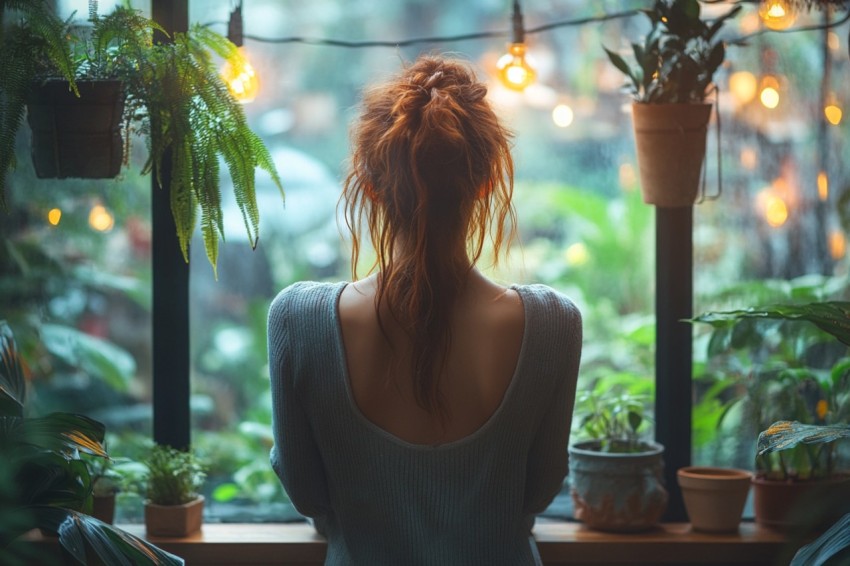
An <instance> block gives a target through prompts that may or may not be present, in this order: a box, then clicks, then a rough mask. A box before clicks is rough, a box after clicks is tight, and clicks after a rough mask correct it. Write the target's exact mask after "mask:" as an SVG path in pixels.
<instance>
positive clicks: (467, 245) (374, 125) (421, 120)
mask: <svg viewBox="0 0 850 566" xmlns="http://www.w3.org/2000/svg"><path fill="white" fill-rule="evenodd" d="M486 94H487V88H486V86H484V85H483V84H482V83H480V82H478V80H477V79H476V77H475V75H474V73H473V72H472V70H471V69H470V68H469V67H468V65H467V64H465V63H463V62H461V61H457V60H452V59H447V58H443V57H439V56H434V55H427V56H421V57H419V58H418V59H417V60H416V61H415V62H414V63H413V64H411V65H409V66H408V67H406V68H405V69H403V70H402V71H401V72H400V73H399V74H398V75H396V76H394V77H393V78H391V79H390V80H389V81H388V82H386V83H383V84H379V85H376V86H373V87H372V88H369V89H367V90H366V92H365V93H364V96H363V101H362V106H361V113H360V116H359V119H358V120H357V121H356V122H355V123H354V125H353V127H352V131H351V141H352V145H353V150H352V156H351V166H350V167H351V169H350V172H349V174H348V177H347V178H346V180H345V184H344V187H343V193H342V199H341V204H343V206H344V215H345V221H346V224H347V226H348V228H349V229H350V231H351V234H352V256H351V263H352V274H353V276H354V278H355V279H356V278H357V264H358V260H359V257H360V251H361V237H362V228H363V226H364V224H365V226H366V227H367V228H368V231H369V236H370V238H371V242H372V246H373V248H374V250H375V253H376V260H375V263H374V265H373V266H372V268H371V270H370V271H373V270H374V269H376V268H377V269H378V271H379V273H378V287H377V289H378V290H377V295H376V298H375V310H376V312H377V316H378V322H379V325H380V327H381V329H382V330H383V329H385V328H386V326H385V321H384V319H383V318H382V306H386V307H387V311H388V312H389V313H390V316H392V318H393V319H394V320H395V321H397V323H398V324H400V325H401V327H402V328H403V329H404V331H405V332H406V333H407V335H408V336H409V338H410V344H411V348H412V350H411V351H412V359H411V367H410V369H411V371H412V378H413V392H414V396H415V400H416V403H417V404H418V405H419V406H420V407H422V408H423V409H425V410H427V411H428V412H430V413H432V414H437V415H439V416H440V418H441V419H444V418H445V417H446V416H447V415H448V413H447V410H446V408H445V404H444V401H443V399H442V396H441V393H440V380H441V375H442V373H443V364H444V363H445V360H446V354H447V352H448V349H449V346H450V344H451V335H450V331H449V330H450V320H451V315H452V312H453V308H454V305H455V302H456V299H457V297H458V296H459V294H460V292H461V291H462V290H463V284H464V281H465V280H466V276H467V275H468V273H469V270H470V269H471V268H472V267H471V266H472V265H474V264H475V262H476V261H478V259H479V258H480V257H481V254H482V251H483V249H484V245H485V240H486V239H487V237H488V235H489V237H490V239H491V240H492V244H493V261H494V262H498V258H499V253H500V250H501V249H502V246H503V244H505V245H507V244H509V243H510V240H511V239H512V237H513V235H514V228H515V223H516V213H515V211H514V208H513V205H512V204H511V198H512V195H513V160H512V158H511V153H510V139H511V133H510V132H509V131H508V130H507V129H506V128H505V127H503V126H502V124H501V123H500V122H499V120H498V118H497V117H496V114H495V113H494V112H493V109H492V108H491V106H490V104H489V102H488V101H487V100H486V98H485V95H486ZM458 249H464V250H465V251H466V254H467V258H468V261H463V262H462V263H460V264H458V262H457V261H454V260H455V259H456V258H457V257H458ZM384 335H385V336H386V335H387V333H386V332H384ZM388 342H389V339H388ZM390 346H391V347H392V348H393V349H395V348H394V345H393V344H392V343H390ZM392 366H393V364H391V367H392ZM392 378H393V376H388V379H392Z"/></svg>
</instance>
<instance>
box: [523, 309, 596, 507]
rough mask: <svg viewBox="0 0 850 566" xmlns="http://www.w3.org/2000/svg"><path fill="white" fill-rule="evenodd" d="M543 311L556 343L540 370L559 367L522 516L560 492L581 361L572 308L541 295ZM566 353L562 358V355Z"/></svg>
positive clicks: (535, 445) (577, 316)
mask: <svg viewBox="0 0 850 566" xmlns="http://www.w3.org/2000/svg"><path fill="white" fill-rule="evenodd" d="M543 297H544V301H546V303H547V304H546V307H545V308H546V310H547V311H548V312H550V313H551V314H553V315H554V316H552V317H551V318H552V326H551V328H550V331H551V333H552V335H551V337H553V338H554V340H555V341H556V342H557V343H556V344H554V345H553V346H555V347H553V348H549V349H546V350H543V351H542V354H541V355H542V357H541V359H539V360H538V362H539V365H540V366H542V367H547V366H548V367H551V366H552V365H554V364H558V363H560V364H563V363H564V361H563V360H564V359H566V366H565V367H562V370H561V373H560V374H559V375H558V376H557V379H558V384H557V386H556V389H555V394H554V395H553V396H552V399H551V402H550V403H549V407H548V408H547V409H546V412H545V413H544V415H543V418H542V419H541V421H540V426H539V428H538V430H537V433H536V434H535V435H534V440H533V441H532V444H531V448H530V450H529V454H528V464H527V475H526V484H525V512H526V513H530V514H537V513H541V512H542V511H543V510H544V509H546V507H548V506H549V504H550V503H551V502H552V500H553V499H554V498H555V496H556V495H557V494H558V492H560V490H561V487H562V485H563V481H564V477H565V476H566V474H567V468H568V450H567V444H568V442H569V436H570V420H571V417H572V414H573V403H574V401H575V393H576V380H577V379H578V367H579V361H580V358H581V343H582V321H581V313H580V312H579V310H578V309H577V308H576V306H575V305H574V304H573V303H572V302H571V301H569V299H567V298H566V297H564V296H563V295H560V294H555V293H551V294H547V295H543ZM565 351H566V352H569V355H568V356H566V357H565V356H563V354H562V353H563V352H565Z"/></svg>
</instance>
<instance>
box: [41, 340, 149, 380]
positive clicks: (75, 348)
mask: <svg viewBox="0 0 850 566" xmlns="http://www.w3.org/2000/svg"><path fill="white" fill-rule="evenodd" d="M41 339H42V341H43V342H44V346H45V347H46V348H47V349H48V350H49V351H50V353H51V354H53V355H54V356H56V357H58V358H60V359H62V360H63V361H64V362H65V363H67V364H69V365H71V366H73V367H78V368H80V369H81V370H82V371H83V372H85V373H86V374H87V375H89V376H91V377H93V378H97V379H102V380H104V381H106V382H107V383H108V384H109V385H110V386H111V387H113V388H114V389H116V390H118V391H127V388H128V387H129V385H130V382H131V381H132V380H133V376H134V375H135V373H136V361H135V360H134V359H133V356H131V355H130V354H129V353H128V352H127V351H126V350H123V349H122V348H119V347H118V346H116V345H115V344H112V343H110V342H108V341H106V340H103V339H101V338H98V337H96V336H91V335H89V334H86V333H85V332H81V331H79V330H77V329H76V328H72V327H70V326H61V325H58V324H44V325H42V327H41Z"/></svg>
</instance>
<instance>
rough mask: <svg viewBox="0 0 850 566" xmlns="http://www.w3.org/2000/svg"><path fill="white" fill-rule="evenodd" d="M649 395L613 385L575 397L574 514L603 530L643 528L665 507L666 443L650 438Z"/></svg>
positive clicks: (571, 472) (571, 461)
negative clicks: (604, 391) (608, 389)
mask: <svg viewBox="0 0 850 566" xmlns="http://www.w3.org/2000/svg"><path fill="white" fill-rule="evenodd" d="M647 413H648V404H647V399H646V398H644V397H642V396H637V395H631V394H629V393H623V392H620V391H618V390H613V391H612V392H610V393H608V394H606V395H597V394H595V393H594V392H586V393H583V394H581V395H580V396H579V397H578V399H577V408H576V416H577V417H578V418H579V421H578V426H577V429H576V430H577V433H578V434H579V436H581V437H583V438H584V440H581V441H578V442H576V443H574V444H572V445H571V446H570V449H569V452H570V494H571V496H572V499H573V505H574V514H575V517H576V518H577V519H579V520H581V521H582V522H584V523H585V524H587V525H588V526H589V527H592V528H595V529H599V530H605V531H641V530H646V529H649V528H651V527H653V526H654V525H656V524H657V523H658V520H659V519H660V518H661V515H662V514H663V513H664V511H665V509H666V508H667V491H666V490H665V489H664V486H663V484H662V482H663V480H662V478H663V472H664V462H663V459H662V458H663V454H664V447H663V446H662V445H660V444H658V443H656V442H653V441H650V440H646V439H645V435H646V433H647V432H648V429H649V428H650V427H649V418H648V415H647Z"/></svg>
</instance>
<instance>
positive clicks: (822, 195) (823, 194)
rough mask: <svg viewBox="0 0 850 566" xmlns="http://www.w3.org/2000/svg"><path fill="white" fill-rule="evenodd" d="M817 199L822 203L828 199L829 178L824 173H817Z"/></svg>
mask: <svg viewBox="0 0 850 566" xmlns="http://www.w3.org/2000/svg"><path fill="white" fill-rule="evenodd" d="M818 198H819V199H820V200H822V201H825V200H826V199H828V198H829V177H827V176H826V171H821V172H820V173H818Z"/></svg>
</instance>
